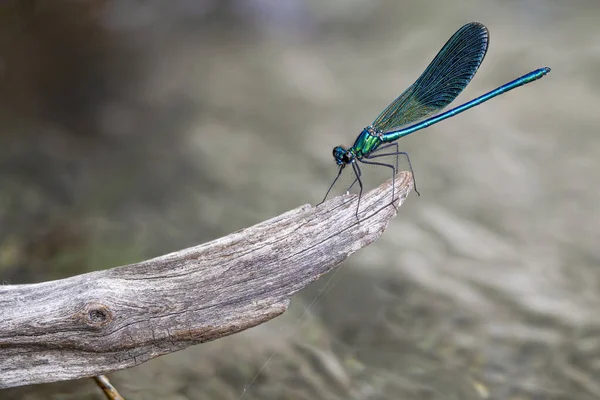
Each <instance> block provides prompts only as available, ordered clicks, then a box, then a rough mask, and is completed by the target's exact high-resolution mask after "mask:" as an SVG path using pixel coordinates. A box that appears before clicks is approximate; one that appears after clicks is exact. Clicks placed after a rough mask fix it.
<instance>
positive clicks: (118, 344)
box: [0, 172, 413, 388]
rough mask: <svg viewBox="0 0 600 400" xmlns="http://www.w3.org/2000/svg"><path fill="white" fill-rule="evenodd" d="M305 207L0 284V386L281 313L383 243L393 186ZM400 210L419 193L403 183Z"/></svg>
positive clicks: (190, 341) (103, 364)
mask: <svg viewBox="0 0 600 400" xmlns="http://www.w3.org/2000/svg"><path fill="white" fill-rule="evenodd" d="M391 182H392V181H391V180H390V181H388V182H386V183H384V184H383V185H381V186H379V187H378V188H376V189H374V190H372V191H370V192H368V193H365V194H364V196H363V198H362V199H361V207H360V214H359V216H360V218H361V220H360V222H357V220H356V217H355V214H354V211H355V207H356V201H357V196H356V195H345V196H339V197H336V198H333V199H331V200H329V201H327V202H325V203H323V204H321V205H320V206H318V207H311V206H310V205H305V206H302V207H299V208H296V209H294V210H291V211H288V212H286V213H284V214H282V215H279V216H277V217H275V218H272V219H270V220H268V221H265V222H262V223H260V224H258V225H255V226H252V227H250V228H246V229H243V230H240V231H238V232H235V233H232V234H230V235H228V236H225V237H223V238H220V239H217V240H214V241H212V242H209V243H206V244H202V245H199V246H195V247H191V248H188V249H183V250H180V251H177V252H174V253H170V254H167V255H164V256H161V257H158V258H154V259H151V260H147V261H143V262H140V263H136V264H130V265H125V266H121V267H117V268H112V269H107V270H103V271H97V272H92V273H87V274H83V275H77V276H73V277H70V278H67V279H61V280H56V281H51V282H43V283H37V284H27V285H2V286H0V388H7V387H13V386H20V385H28V384H35V383H43V382H54V381H61V380H68V379H76V378H82V377H89V376H95V375H101V374H106V373H109V372H112V371H116V370H120V369H124V368H130V367H133V366H135V365H138V364H141V363H143V362H145V361H148V360H150V359H152V358H154V357H158V356H160V355H163V354H167V353H172V352H174V351H177V350H181V349H184V348H186V347H188V346H191V345H194V344H198V343H202V342H206V341H209V340H214V339H217V338H219V337H222V336H225V335H229V334H232V333H235V332H239V331H242V330H244V329H247V328H250V327H252V326H255V325H258V324H260V323H263V322H265V321H268V320H270V319H272V318H274V317H276V316H278V315H280V314H281V313H283V312H284V311H285V310H286V308H287V306H288V304H289V302H290V298H291V296H292V295H294V293H296V292H298V291H299V290H301V289H302V288H304V287H306V286H307V285H308V284H309V283H311V282H313V281H315V280H316V279H318V278H319V277H320V276H322V275H323V274H325V273H327V272H329V271H331V270H332V269H333V268H334V267H335V266H337V265H339V264H340V263H341V262H342V261H343V260H345V259H346V257H348V256H349V255H350V254H352V253H354V252H355V251H357V250H358V249H360V248H362V247H364V246H366V245H368V244H370V243H372V242H373V241H375V240H377V238H379V236H380V235H381V234H382V233H383V231H384V230H385V228H386V227H387V225H388V223H389V221H390V220H391V218H393V217H394V216H395V215H396V208H395V207H394V206H392V205H391V203H390V201H391V184H392V183H391ZM395 186H396V194H397V197H398V198H397V203H396V205H400V204H401V203H402V202H403V201H404V199H405V198H406V196H407V195H408V193H409V192H410V190H411V189H412V187H413V182H412V177H411V175H410V173H408V172H400V173H399V174H398V175H397V177H396V183H395Z"/></svg>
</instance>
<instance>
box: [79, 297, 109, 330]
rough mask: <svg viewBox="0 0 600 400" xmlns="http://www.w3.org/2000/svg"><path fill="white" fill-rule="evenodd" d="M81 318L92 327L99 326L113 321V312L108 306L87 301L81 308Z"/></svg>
mask: <svg viewBox="0 0 600 400" xmlns="http://www.w3.org/2000/svg"><path fill="white" fill-rule="evenodd" d="M82 314H83V315H81V317H83V318H81V319H82V320H83V322H84V323H85V324H86V325H87V326H89V327H92V328H101V327H104V326H106V325H108V324H109V323H111V322H112V321H113V313H112V311H111V310H110V308H109V307H108V306H106V305H104V304H102V303H96V302H92V303H87V304H86V305H85V307H84V308H83V312H82Z"/></svg>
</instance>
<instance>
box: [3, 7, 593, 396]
mask: <svg viewBox="0 0 600 400" xmlns="http://www.w3.org/2000/svg"><path fill="white" fill-rule="evenodd" d="M469 21H480V22H482V23H484V24H485V25H486V26H487V27H488V28H489V30H490V34H491V42H490V48H489V51H488V54H487V57H486V59H485V61H484V62H483V64H482V66H481V68H480V70H479V72H478V73H477V75H476V76H475V79H474V81H473V82H472V83H471V84H470V85H469V86H468V88H467V89H466V90H465V91H464V92H463V94H462V95H461V96H460V97H459V99H458V100H457V103H456V104H460V103H461V102H463V101H466V100H468V99H470V98H473V97H475V96H477V95H479V94H482V93H483V92H485V91H487V90H490V89H493V88H495V87H496V86H499V85H501V84H503V83H506V82H508V81H509V80H512V79H514V78H516V77H518V76H520V75H522V74H524V73H527V72H529V71H530V70H533V69H536V68H538V67H542V66H550V67H552V72H551V73H550V75H548V76H546V77H545V78H544V79H542V80H541V81H538V82H535V83H533V84H531V85H528V86H525V87H523V88H519V89H517V90H515V91H513V92H510V93H509V94H506V95H504V96H502V97H500V98H497V99H494V100H492V101H491V102H488V103H486V104H484V105H482V106H480V107H477V108H476V109H473V110H471V111H469V112H468V113H465V114H462V115H460V116H458V117H455V118H453V119H451V120H448V121H445V122H444V123H442V124H439V125H436V126H434V127H432V128H430V129H427V130H425V131H421V132H419V133H417V134H414V135H411V136H410V137H407V138H405V139H402V140H401V142H400V144H401V147H402V149H403V150H406V151H408V152H409V153H410V154H411V159H412V162H413V167H414V169H415V172H416V177H417V183H418V185H419V189H420V191H421V193H422V196H421V197H420V198H417V196H414V195H412V196H411V197H410V198H409V199H408V200H407V201H406V203H405V204H404V206H403V207H402V208H401V209H400V214H399V215H398V217H397V218H396V219H395V220H394V221H393V222H392V224H391V225H390V227H389V229H388V230H387V231H386V232H385V234H384V235H383V237H382V239H381V240H379V241H378V242H377V243H375V244H373V245H371V246H369V247H368V248H366V249H363V250H362V251H361V252H359V253H358V254H357V255H355V256H353V257H351V258H350V259H349V260H347V262H345V264H344V265H343V266H342V267H341V268H340V269H339V270H338V272H336V273H335V274H333V276H331V275H330V276H325V277H323V278H322V279H321V280H320V281H318V282H316V283H315V284H314V286H312V287H309V288H308V289H307V290H306V291H304V292H303V293H300V294H299V295H297V296H295V297H294V299H293V302H292V307H291V309H290V310H289V311H288V312H287V313H286V314H284V315H283V316H281V317H279V318H277V319H276V320H274V321H271V322H270V323H267V324H264V325H262V326H259V327H256V328H254V329H251V330H249V331H246V332H243V333H241V334H237V335H234V336H231V337H228V338H225V339H222V340H218V341H216V342H212V343H207V344H203V345H199V346H195V347H192V348H188V349H186V350H184V351H180V352H178V353H175V354H171V355H168V356H165V357H161V358H159V359H155V360H152V361H150V362H148V363H145V364H143V365H141V366H138V367H136V368H132V369H129V370H126V371H120V372H117V373H114V374H111V375H110V377H111V379H112V380H113V382H114V383H115V385H116V386H117V387H118V388H119V389H120V390H121V392H122V394H123V395H124V396H125V397H126V398H127V399H158V398H161V399H207V400H216V399H223V400H225V399H238V398H239V397H240V396H242V395H243V397H242V398H243V399H248V400H251V399H262V400H268V399H290V400H292V399H294V400H295V399H373V400H374V399H460V400H467V399H480V398H491V399H515V400H516V399H599V398H600V311H599V310H600V269H599V264H600V248H599V243H598V242H599V238H600V212H599V210H600V189H599V184H600V179H599V173H600V161H599V157H600V135H599V132H598V126H599V125H600V108H599V107H598V106H599V104H600V94H599V93H600V78H599V76H600V74H599V73H600V4H599V3H598V1H597V0H576V1H558V0H503V1H491V0H487V1H486V0H453V1H448V0H420V1H397V0H346V1H342V0H305V1H303V0H277V1H276V0H228V1H221V0H195V1H193V0H171V1H159V0H153V1H134V0H121V1H116V0H115V1H108V0H106V1H66V0H64V1H54V0H48V1H33V0H27V1H25V0H23V1H17V0H11V1H8V0H6V1H3V2H1V3H0V281H2V282H3V283H5V284H13V283H27V282H39V281H45V280H50V279H56V278H61V277H66V276H71V275H74V274H78V273H82V272H86V271H92V270H98V269H102V268H110V267H114V266H117V265H121V264H125V263H130V262H135V261H140V260H143V259H147V258H150V257H153V256H158V255H161V254H164V253H166V252H170V251H175V250H178V249H181V248H184V247H187V246H191V245H195V244H199V243H203V242H205V241H208V240H210V239H214V238H217V237H220V236H223V235H226V234H228V233H230V232H232V231H234V230H236V229H239V228H243V227H246V226H250V225H252V224H254V223H257V222H260V221H262V220H264V219H266V218H269V217H272V216H275V215H278V214H280V213H282V212H284V211H286V210H288V209H290V208H294V207H297V206H299V205H302V204H305V203H311V204H315V203H317V202H318V201H320V200H321V197H322V196H323V194H324V193H325V191H326V189H327V187H328V185H329V183H330V182H331V179H332V178H333V177H334V175H335V172H336V167H335V165H334V163H333V160H332V157H331V149H332V147H333V146H335V145H338V144H344V145H350V144H351V143H352V141H353V140H354V138H355V137H356V135H357V134H358V133H359V131H360V130H361V129H362V128H363V127H364V126H366V125H368V124H369V123H370V122H371V121H372V120H373V119H374V117H375V116H376V115H377V114H378V113H379V112H380V111H381V110H382V109H383V108H384V107H385V106H386V105H387V104H388V103H389V102H390V101H391V100H392V99H393V98H394V97H396V96H397V95H398V94H400V93H401V92H402V91H403V90H404V89H405V88H406V87H407V86H409V85H410V84H411V83H412V82H413V81H414V80H415V79H416V78H417V77H418V75H419V74H420V73H421V72H422V70H423V69H424V68H425V67H426V66H427V64H428V63H429V62H430V61H431V59H432V58H433V57H434V56H435V54H436V53H437V51H438V50H439V49H440V48H441V46H442V45H443V44H444V43H445V42H446V40H447V39H448V38H449V37H450V36H451V35H452V34H453V33H454V32H455V31H456V30H457V29H458V28H459V27H460V26H462V25H463V24H464V23H466V22H469ZM388 174H389V171H387V170H385V169H383V170H381V171H380V170H377V169H375V170H373V171H369V172H368V173H367V177H366V183H367V185H368V186H369V187H374V186H376V185H378V184H380V183H381V182H383V180H384V179H387V178H388V177H389V176H388ZM349 178H350V177H349V176H347V177H346V180H345V182H346V183H347V182H349ZM344 190H345V186H344V185H343V184H340V186H338V187H337V193H338V194H339V193H342V192H343V191H344ZM317 295H318V298H317V300H316V301H314V300H315V297H316V296H317ZM309 306H310V307H309ZM300 316H302V319H299V317H300ZM267 361H268V362H267ZM245 389H246V390H245ZM0 398H2V399H81V398H90V399H101V398H102V395H101V394H100V392H99V390H98V389H97V388H96V387H95V386H94V383H93V382H92V381H91V380H89V379H84V380H79V381H74V382H65V383H56V384H48V385H38V386H31V387H25V388H16V389H11V390H5V391H0Z"/></svg>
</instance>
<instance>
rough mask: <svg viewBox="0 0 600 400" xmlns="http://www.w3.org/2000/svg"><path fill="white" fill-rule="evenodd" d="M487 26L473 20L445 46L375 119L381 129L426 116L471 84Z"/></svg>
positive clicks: (486, 39)
mask: <svg viewBox="0 0 600 400" xmlns="http://www.w3.org/2000/svg"><path fill="white" fill-rule="evenodd" d="M488 43H489V35H488V30H487V28H486V27H485V26H483V25H482V24H480V23H478V22H471V23H468V24H466V25H464V26H463V27H462V28H460V29H459V30H458V31H456V33H455V34H454V35H452V37H451V38H450V39H448V41H447V42H446V44H445V45H444V47H442V49H441V50H440V51H439V53H438V54H437V55H436V56H435V58H434V59H433V61H432V62H431V64H429V66H428V67H427V68H426V69H425V71H423V73H422V74H421V76H420V77H419V79H417V80H416V81H415V83H413V84H412V85H411V86H410V87H409V88H408V89H406V90H405V91H404V93H402V94H401V95H400V96H398V97H397V98H396V99H395V100H394V101H393V102H392V103H391V104H390V105H389V106H387V108H386V109H385V110H383V111H382V112H381V114H379V116H378V117H377V118H376V119H375V121H373V124H372V125H373V127H374V128H375V129H377V130H379V131H380V132H383V133H385V132H389V131H391V130H394V129H397V128H399V127H401V126H403V125H407V124H409V123H412V122H415V121H418V120H420V119H423V118H426V117H428V116H430V115H432V114H434V113H436V112H438V111H440V110H442V109H443V108H444V107H446V106H447V105H448V104H450V103H451V102H452V101H453V100H454V99H455V98H456V96H458V95H459V94H460V92H462V91H463V89H464V88H465V87H466V86H467V85H468V84H469V82H470V81H471V79H472V78H473V76H474V75H475V72H477V69H478V68H479V65H480V64H481V62H482V61H483V58H484V57H485V53H486V51H487V48H488Z"/></svg>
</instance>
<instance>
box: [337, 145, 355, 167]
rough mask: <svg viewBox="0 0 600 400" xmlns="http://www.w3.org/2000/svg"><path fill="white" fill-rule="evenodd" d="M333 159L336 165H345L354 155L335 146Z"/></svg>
mask: <svg viewBox="0 0 600 400" xmlns="http://www.w3.org/2000/svg"><path fill="white" fill-rule="evenodd" d="M333 158H334V159H335V163H336V164H337V165H346V164H350V163H351V162H352V161H353V160H354V154H352V152H351V151H350V150H348V149H345V148H343V147H342V146H336V147H334V148H333Z"/></svg>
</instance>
